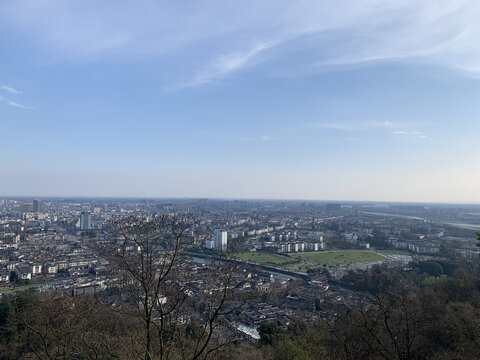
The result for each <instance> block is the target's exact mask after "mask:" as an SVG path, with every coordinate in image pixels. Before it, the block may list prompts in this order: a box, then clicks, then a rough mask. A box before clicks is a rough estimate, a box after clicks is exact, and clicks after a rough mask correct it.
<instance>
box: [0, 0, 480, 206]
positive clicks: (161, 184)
mask: <svg viewBox="0 0 480 360" xmlns="http://www.w3.org/2000/svg"><path fill="white" fill-rule="evenodd" d="M479 18H480V2H479V1H477V0H435V1H434V0H425V1H418V0H335V1H332V0H329V1H326V0H315V1H308V0H296V1H290V0H288V1H287V0H263V1H250V0H244V1H229V0H210V1H208V0H195V1H189V0H186V1H159V0H155V1H153V0H139V1H135V2H133V1H124V0H82V1H79V0H71V1H64V0H42V1H38V0H3V1H1V2H0V154H1V160H2V161H1V164H2V166H1V167H0V196H20V195H21V196H47V197H48V196H85V197H90V196H92V197H93V196H101V197H110V196H111V197H208V198H261V199H310V200H353V201H361V200H366V201H407V202H412V201H418V202H480V166H479V163H480V156H479V155H480V148H479V146H478V144H479V134H480V119H479V115H480V43H479V40H478V39H479V38H480V22H479V21H478V19H479Z"/></svg>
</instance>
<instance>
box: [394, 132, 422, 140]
mask: <svg viewBox="0 0 480 360" xmlns="http://www.w3.org/2000/svg"><path fill="white" fill-rule="evenodd" d="M393 134H394V135H397V136H401V137H404V138H408V139H412V138H414V139H426V138H427V136H426V135H425V134H423V133H422V132H419V131H405V130H399V131H394V132H393Z"/></svg>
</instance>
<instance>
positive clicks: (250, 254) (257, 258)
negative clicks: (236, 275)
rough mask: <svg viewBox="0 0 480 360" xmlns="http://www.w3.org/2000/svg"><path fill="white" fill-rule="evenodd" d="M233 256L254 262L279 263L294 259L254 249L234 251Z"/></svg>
mask: <svg viewBox="0 0 480 360" xmlns="http://www.w3.org/2000/svg"><path fill="white" fill-rule="evenodd" d="M233 256H234V257H235V258H237V259H241V260H246V261H250V262H254V263H257V264H262V265H263V264H273V265H280V264H285V263H289V262H292V261H294V259H291V258H288V257H285V256H279V255H275V254H270V253H266V252H256V251H244V252H237V253H234V254H233Z"/></svg>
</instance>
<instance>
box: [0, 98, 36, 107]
mask: <svg viewBox="0 0 480 360" xmlns="http://www.w3.org/2000/svg"><path fill="white" fill-rule="evenodd" d="M3 102H4V103H5V104H7V105H10V106H13V107H16V108H19V109H25V110H35V108H34V107H33V106H27V105H22V104H19V103H18V102H16V101H12V100H6V99H4V100H3Z"/></svg>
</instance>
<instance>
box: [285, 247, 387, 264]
mask: <svg viewBox="0 0 480 360" xmlns="http://www.w3.org/2000/svg"><path fill="white" fill-rule="evenodd" d="M292 256H293V257H296V258H297V259H300V260H305V261H307V262H312V263H316V264H318V265H323V264H325V265H327V266H336V265H344V264H361V263H369V262H375V261H383V260H385V258H384V257H383V256H381V255H378V254H375V253H373V252H371V251H368V250H340V251H326V252H306V253H298V254H295V255H292Z"/></svg>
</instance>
